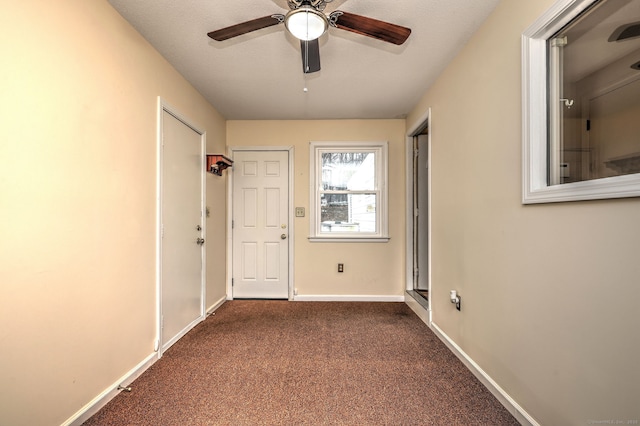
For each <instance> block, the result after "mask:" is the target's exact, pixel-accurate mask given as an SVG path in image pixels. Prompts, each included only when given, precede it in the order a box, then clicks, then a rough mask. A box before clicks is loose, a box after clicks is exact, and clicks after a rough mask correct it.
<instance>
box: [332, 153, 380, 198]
mask: <svg viewBox="0 0 640 426" xmlns="http://www.w3.org/2000/svg"><path fill="white" fill-rule="evenodd" d="M322 188H323V189H324V190H338V191H344V190H351V191H361V190H373V189H375V154H374V153H372V152H325V153H323V154H322Z"/></svg>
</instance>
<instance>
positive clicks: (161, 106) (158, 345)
mask: <svg viewBox="0 0 640 426" xmlns="http://www.w3.org/2000/svg"><path fill="white" fill-rule="evenodd" d="M164 112H167V113H168V114H170V115H172V116H173V117H175V118H176V119H178V120H180V121H181V122H182V123H184V124H185V125H186V126H188V127H190V128H191V129H192V130H193V131H194V132H196V133H197V134H199V135H200V152H201V158H202V172H201V185H200V187H201V194H200V209H201V212H202V217H203V220H202V235H205V236H206V235H207V228H206V225H207V221H206V220H205V219H206V218H205V215H204V209H205V194H206V178H205V177H206V171H205V158H206V157H205V147H206V146H207V135H206V132H205V131H203V130H200V129H199V128H198V127H197V126H194V125H193V124H191V122H190V120H189V119H187V118H185V116H184V115H182V114H181V113H179V112H178V110H177V109H176V108H174V107H172V106H171V105H169V104H168V103H167V102H166V101H165V100H164V99H163V98H162V97H160V96H158V112H157V113H158V116H157V120H156V122H157V129H156V135H157V140H156V164H157V167H156V340H155V343H154V350H155V351H156V352H157V353H158V358H160V357H162V353H163V348H162V346H163V343H165V342H163V336H162V203H163V200H162V176H163V171H164V170H163V167H162V160H163V158H162V139H163V118H162V115H163V113H164ZM201 253H202V273H201V281H202V282H201V285H200V287H201V292H200V298H201V302H202V305H201V307H200V317H199V318H198V319H197V322H200V321H202V320H204V319H205V318H206V317H205V312H206V306H205V304H206V277H207V271H206V265H207V262H206V259H207V256H206V244H203V245H201ZM194 325H195V324H194ZM180 337H181V336H180Z"/></svg>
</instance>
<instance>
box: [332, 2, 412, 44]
mask: <svg viewBox="0 0 640 426" xmlns="http://www.w3.org/2000/svg"><path fill="white" fill-rule="evenodd" d="M331 18H332V21H333V22H335V24H336V27H338V28H340V29H343V30H347V31H351V32H354V33H357V34H362V35H365V36H367V37H373V38H377V39H378V40H382V41H386V42H388V43H393V44H397V45H400V44H402V43H404V42H405V41H406V40H407V38H409V34H411V29H410V28H407V27H401V26H400V25H395V24H390V23H389V22H384V21H379V20H377V19H373V18H367V17H366V16H360V15H355V14H353V13H348V12H343V11H338V10H337V11H334V12H332V13H331Z"/></svg>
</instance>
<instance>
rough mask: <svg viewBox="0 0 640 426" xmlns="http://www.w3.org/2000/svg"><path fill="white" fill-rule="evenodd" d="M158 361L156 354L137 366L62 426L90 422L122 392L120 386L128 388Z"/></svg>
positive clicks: (77, 425) (73, 425)
mask: <svg viewBox="0 0 640 426" xmlns="http://www.w3.org/2000/svg"><path fill="white" fill-rule="evenodd" d="M157 360H158V354H157V353H156V352H154V353H152V354H151V355H149V356H147V357H146V358H145V359H144V360H143V361H142V362H141V363H140V364H138V365H137V366H135V367H134V368H133V369H132V370H131V371H129V372H128V373H127V374H125V375H124V376H122V377H121V378H120V379H118V380H117V381H116V382H115V383H114V384H112V385H111V386H109V387H108V388H107V389H105V390H104V391H103V392H102V393H101V394H100V395H98V396H96V397H95V398H94V399H93V400H92V401H91V402H89V403H88V404H87V405H85V406H84V407H82V408H81V409H80V410H79V411H78V412H77V413H75V414H74V415H73V416H71V417H70V418H69V419H68V420H67V421H66V422H64V423H63V424H62V426H80V425H81V424H82V423H84V422H86V421H87V420H89V418H90V417H91V416H93V415H94V414H96V413H97V412H98V411H100V409H101V408H102V407H104V406H105V405H107V403H108V402H109V401H111V400H112V399H113V398H115V396H116V395H117V394H118V393H120V392H121V391H120V390H118V386H128V385H129V384H130V383H131V382H133V381H134V380H135V379H137V378H138V377H139V376H140V375H141V374H142V373H144V372H145V371H146V370H147V369H148V368H149V367H151V366H152V365H153V364H154V363H155V362H156V361H157Z"/></svg>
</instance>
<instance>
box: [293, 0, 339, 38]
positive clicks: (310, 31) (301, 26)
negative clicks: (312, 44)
mask: <svg viewBox="0 0 640 426" xmlns="http://www.w3.org/2000/svg"><path fill="white" fill-rule="evenodd" d="M284 25H285V27H287V30H288V31H289V32H290V33H291V34H292V35H293V36H294V37H295V38H297V39H300V40H304V41H311V40H315V39H317V38H319V37H320V36H321V35H322V34H324V33H325V32H326V31H327V29H328V28H329V21H328V20H327V17H326V16H325V14H324V13H322V12H318V11H317V10H315V9H314V8H312V7H310V6H301V7H299V8H297V9H294V10H291V11H290V12H289V13H287V16H286V17H285V18H284Z"/></svg>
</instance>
